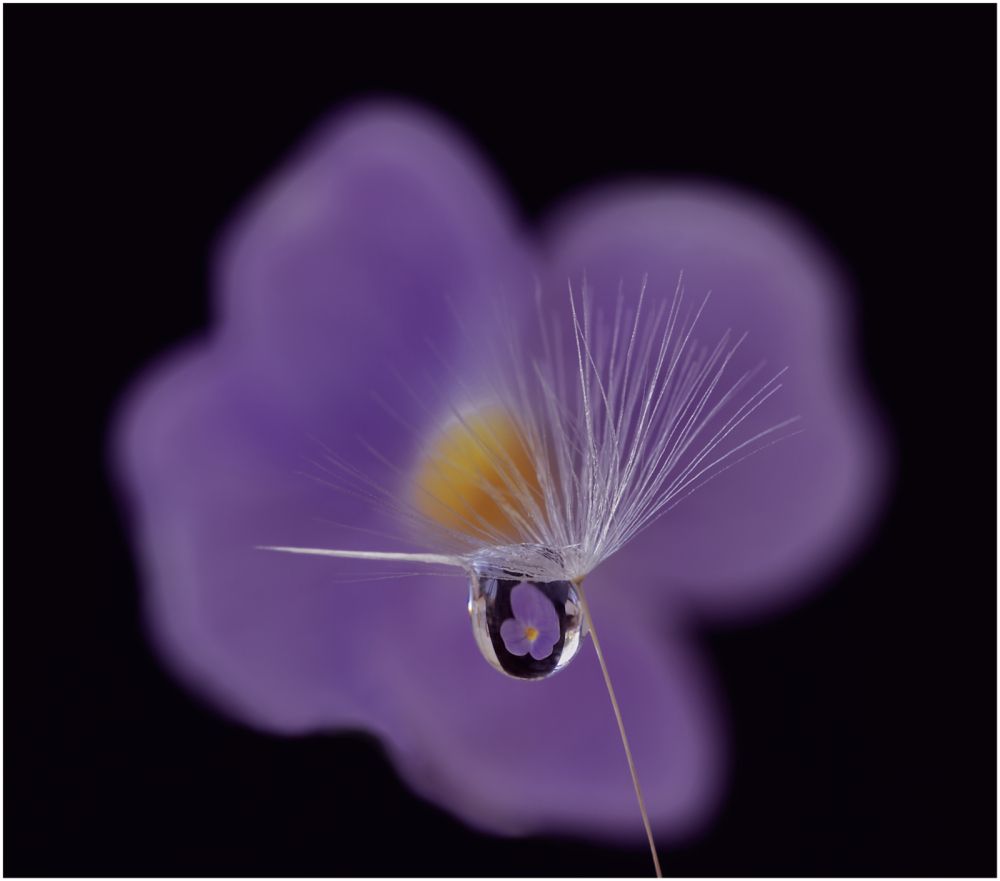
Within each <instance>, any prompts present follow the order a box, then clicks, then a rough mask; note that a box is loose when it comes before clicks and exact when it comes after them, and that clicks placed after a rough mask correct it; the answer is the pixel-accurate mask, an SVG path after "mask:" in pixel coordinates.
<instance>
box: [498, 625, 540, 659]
mask: <svg viewBox="0 0 1000 881" xmlns="http://www.w3.org/2000/svg"><path fill="white" fill-rule="evenodd" d="M500 638H501V639H502V640H503V644H504V647H505V648H506V649H507V651H509V652H510V653H511V654H512V655H517V656H518V657H519V658H520V657H523V656H524V655H526V654H528V651H529V649H531V648H532V644H531V640H530V639H528V632H527V630H526V626H525V625H524V624H522V623H521V622H520V621H517V620H515V619H514V618H508V619H507V620H506V621H504V622H503V624H501V625H500ZM549 654H552V647H551V646H549ZM548 656H549V655H545V657H546V658H547V657H548ZM532 657H534V655H532Z"/></svg>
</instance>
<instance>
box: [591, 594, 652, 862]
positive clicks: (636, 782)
mask: <svg viewBox="0 0 1000 881" xmlns="http://www.w3.org/2000/svg"><path fill="white" fill-rule="evenodd" d="M582 582H583V579H582V578H579V579H577V580H576V581H575V582H574V583H575V584H576V588H577V591H578V592H579V594H580V604H581V605H582V606H583V614H584V615H586V616H587V622H588V623H589V624H590V635H591V636H592V637H593V638H594V648H595V649H596V651H597V660H598V661H600V662H601V671H602V672H603V673H604V682H605V684H606V685H607V686H608V694H609V695H610V696H611V706H613V707H614V708H615V718H616V719H617V720H618V730H619V731H620V732H621V736H622V745H623V746H624V747H625V757H626V758H627V759H628V767H629V770H630V771H631V772H632V784H633V785H634V786H635V794H636V797H637V798H638V799H639V810H640V811H642V822H643V825H644V826H645V827H646V837H647V838H648V839H649V849H650V850H651V851H652V853H653V865H654V866H655V867H656V877H657V878H662V877H663V873H662V872H661V871H660V858H659V857H658V856H657V855H656V842H655V841H653V830H652V829H650V828H649V817H648V816H647V815H646V803H645V802H644V801H643V800H642V790H641V789H640V788H639V776H638V775H637V774H636V773H635V763H634V762H633V761H632V751H631V750H630V749H629V748H628V738H627V737H626V736H625V725H624V723H623V722H622V714H621V712H620V711H619V709H618V701H617V699H616V698H615V690H614V689H613V688H612V687H611V677H610V676H609V675H608V665H607V664H605V663H604V654H603V652H601V643H600V642H599V641H598V639H597V631H596V630H595V629H594V619H593V618H592V617H591V615H590V609H589V608H588V606H587V598H586V597H585V596H584V594H583V584H582Z"/></svg>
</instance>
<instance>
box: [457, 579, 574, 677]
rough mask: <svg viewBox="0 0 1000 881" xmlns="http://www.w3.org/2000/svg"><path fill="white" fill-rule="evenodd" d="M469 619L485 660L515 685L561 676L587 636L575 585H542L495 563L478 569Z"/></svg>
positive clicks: (472, 584) (471, 586)
mask: <svg viewBox="0 0 1000 881" xmlns="http://www.w3.org/2000/svg"><path fill="white" fill-rule="evenodd" d="M469 615H470V617H471V618H472V632H473V634H474V636H475V638H476V644H477V645H478V646H479V650H480V651H481V652H482V653H483V657H484V658H486V660H487V661H489V663H490V664H491V665H492V666H493V667H494V668H495V669H497V670H499V671H500V672H501V673H504V674H506V675H507V676H512V677H513V678H515V679H544V678H545V677H546V676H551V675H552V674H553V673H555V672H557V671H559V670H561V669H562V668H563V667H565V666H566V665H567V664H568V663H569V662H570V661H571V660H572V659H573V657H574V656H575V655H576V653H577V652H578V651H579V649H580V642H581V640H582V638H583V637H584V636H585V635H586V632H587V631H586V627H585V616H584V614H583V609H582V607H581V604H580V595H579V593H578V592H577V589H576V586H575V585H574V584H573V582H571V581H566V580H556V581H540V580H537V579H534V578H528V577H527V576H525V575H523V574H521V573H518V572H516V571H512V570H511V569H510V568H507V567H504V566H498V565H497V564H496V563H493V562H491V563H487V562H480V563H477V564H476V565H474V567H473V575H472V577H471V579H470V583H469Z"/></svg>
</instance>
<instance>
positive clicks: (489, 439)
mask: <svg viewBox="0 0 1000 881" xmlns="http://www.w3.org/2000/svg"><path fill="white" fill-rule="evenodd" d="M416 484H417V492H416V497H415V504H416V506H417V508H418V510H420V511H421V513H423V514H425V515H426V516H428V517H430V518H431V519H432V520H436V521H437V522H438V523H440V524H442V525H443V526H447V527H448V528H449V529H454V530H455V531H456V532H462V533H465V534H467V535H481V534H482V533H483V531H489V529H493V530H495V531H496V532H499V533H500V534H501V535H502V536H504V537H506V538H507V539H509V540H510V541H511V542H515V541H518V540H519V538H520V534H521V531H520V530H519V529H518V527H517V520H518V519H521V520H528V519H530V516H531V515H530V512H529V510H528V508H529V507H531V503H530V502H529V503H528V504H527V505H526V504H525V500H524V496H525V494H526V493H527V494H528V495H529V496H531V497H533V498H534V500H535V503H536V504H538V496H537V495H536V494H537V492H538V476H537V473H536V470H535V466H534V464H533V462H532V460H531V457H530V456H529V455H528V451H527V450H526V449H525V448H524V444H523V443H522V442H521V439H520V437H519V435H518V431H517V428H516V426H515V424H514V423H513V422H512V420H511V419H510V417H509V416H508V415H507V414H506V413H505V412H503V411H494V412H489V413H486V414H485V415H482V416H481V415H478V414H477V415H474V416H469V417H467V418H466V419H465V421H464V423H463V422H454V423H452V424H451V425H450V426H448V428H446V429H445V430H444V431H443V432H442V433H441V434H440V435H439V436H438V437H437V438H435V440H434V441H433V443H431V444H429V445H428V448H427V451H426V453H425V455H424V457H423V458H422V460H421V462H420V465H419V467H418V468H417V472H416Z"/></svg>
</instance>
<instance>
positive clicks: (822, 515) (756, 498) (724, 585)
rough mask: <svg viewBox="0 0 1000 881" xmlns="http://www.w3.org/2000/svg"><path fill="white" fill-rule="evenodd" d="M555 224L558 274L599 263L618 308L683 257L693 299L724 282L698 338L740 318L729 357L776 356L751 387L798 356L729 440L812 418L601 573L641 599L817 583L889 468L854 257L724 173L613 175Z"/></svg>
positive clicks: (608, 298)
mask: <svg viewBox="0 0 1000 881" xmlns="http://www.w3.org/2000/svg"><path fill="white" fill-rule="evenodd" d="M548 229H549V232H548V236H547V242H548V253H549V255H550V262H549V265H548V275H547V278H548V279H550V280H551V282H550V284H551V285H552V286H554V285H555V284H556V283H557V282H560V281H561V282H562V283H563V284H564V285H565V279H567V278H569V279H570V280H571V282H572V283H573V285H574V288H576V289H577V290H579V288H580V286H581V285H582V281H583V273H584V272H585V273H586V279H587V286H588V290H589V292H590V295H591V300H592V302H593V303H594V305H595V306H596V307H597V308H598V309H602V310H603V311H604V314H605V315H606V316H608V320H611V318H612V317H613V316H614V310H615V304H616V298H617V295H618V291H619V288H621V289H622V291H623V293H624V294H625V300H626V303H627V304H633V305H634V303H635V302H636V301H637V299H638V294H639V291H640V289H641V286H642V279H643V277H644V276H645V275H647V274H648V276H649V286H648V290H647V294H646V298H647V305H646V308H647V309H650V310H652V309H653V308H655V306H656V305H658V303H659V301H661V300H662V299H664V298H665V297H670V296H671V295H672V294H673V292H674V289H675V288H676V286H677V283H678V280H679V279H680V277H681V274H682V273H683V286H684V290H685V293H686V301H687V302H689V303H692V304H695V305H697V304H700V302H701V300H702V299H703V298H704V297H705V295H706V294H708V293H709V292H711V297H710V299H709V301H708V304H707V306H706V308H705V309H704V311H703V312H702V314H701V317H700V318H699V320H698V323H697V326H696V329H695V336H696V337H697V339H698V340H699V341H701V342H702V343H704V344H706V345H709V346H714V345H715V344H716V343H717V342H718V341H719V340H720V339H721V337H722V335H723V333H724V332H725V331H726V330H727V329H731V330H732V331H733V333H734V334H735V337H736V338H737V339H738V338H739V337H740V336H741V335H742V334H744V333H747V334H748V337H747V339H746V340H745V341H744V342H743V344H742V345H741V346H740V348H739V350H738V352H737V356H736V357H735V358H734V360H733V363H732V366H731V370H730V371H728V373H729V375H730V376H731V377H732V380H735V379H736V378H737V377H739V375H740V374H741V373H742V372H743V371H744V370H748V369H752V368H754V367H755V366H757V365H758V364H759V363H760V362H762V361H766V366H765V368H764V369H763V370H762V371H761V373H760V374H759V378H758V379H757V381H756V385H751V387H750V390H751V391H753V390H756V388H759V387H760V386H761V385H763V383H764V382H765V381H766V380H767V379H769V378H771V377H772V376H774V375H775V374H776V373H777V372H778V371H779V370H781V369H782V368H784V367H787V368H788V371H787V372H786V373H785V374H784V375H783V376H782V377H781V379H780V382H781V384H782V388H781V389H780V391H779V392H778V393H777V394H775V395H774V396H773V397H772V398H771V399H769V400H768V401H767V402H766V404H765V405H764V406H762V407H761V408H760V409H759V410H758V411H757V412H755V413H754V414H753V415H752V416H751V417H750V418H749V419H747V420H746V422H745V423H744V424H743V425H741V426H740V428H739V430H738V431H737V432H735V433H734V435H733V436H732V441H731V442H730V443H729V445H728V447H727V446H725V445H723V446H722V447H720V449H719V450H718V452H717V455H721V454H722V453H724V452H726V450H727V449H731V448H733V447H735V446H736V445H737V444H738V443H739V442H742V441H744V440H747V439H749V438H751V437H753V436H754V435H755V434H756V433H757V432H761V431H764V430H766V429H768V428H770V427H771V426H774V425H776V424H778V423H780V422H783V421H785V420H786V419H788V418H790V417H795V416H798V417H801V420H800V422H799V423H797V424H796V425H795V426H793V427H790V428H789V429H788V430H787V431H785V432H783V433H779V434H777V435H776V437H781V436H782V434H785V435H787V434H791V433H792V432H793V431H800V430H801V433H799V434H796V435H795V436H793V437H788V438H787V439H785V440H781V441H780V442H779V443H777V444H774V445H772V446H769V447H767V448H766V449H763V450H762V451H761V452H759V453H756V454H754V455H753V456H752V457H751V458H749V459H747V460H746V461H743V462H740V463H739V464H738V465H736V466H735V467H732V468H730V469H729V470H727V471H725V472H724V473H722V474H721V475H719V476H718V477H715V478H713V479H712V480H710V481H709V482H708V483H707V484H705V485H704V486H702V487H701V488H699V489H697V491H695V492H694V493H693V494H692V495H691V496H690V497H689V498H686V499H685V500H684V501H682V502H681V503H680V504H679V505H678V506H677V507H676V508H674V509H673V510H672V511H670V512H669V513H667V514H666V515H664V516H663V517H661V518H660V519H659V520H658V521H657V522H656V524H655V526H653V527H652V528H650V529H649V530H647V531H646V532H645V533H643V534H641V535H640V536H639V537H638V538H637V539H634V540H633V541H632V542H631V543H630V544H629V545H628V547H627V548H626V549H625V550H624V551H622V552H621V553H620V554H618V555H617V556H616V557H613V558H611V559H610V560H608V561H607V562H606V563H604V564H603V565H602V566H601V567H599V568H598V569H597V570H596V571H595V572H594V573H593V575H592V576H591V577H590V580H589V581H588V584H592V585H593V586H594V587H595V588H597V587H600V588H601V589H604V588H605V587H606V589H608V590H611V589H614V590H616V591H622V592H624V593H627V594H628V595H630V596H632V597H634V598H635V600H636V601H637V602H663V601H666V600H667V598H668V597H671V596H672V597H674V598H678V599H683V600H684V601H685V602H687V603H691V604H694V605H696V606H697V607H698V608H699V609H702V610H704V611H711V612H713V613H715V614H725V615H732V614H736V613H740V612H743V611H749V610H754V609H756V610H761V609H764V608H767V607H769V606H771V605H774V604H775V603H778V602H780V601H787V599H789V598H791V597H793V596H795V595H796V594H799V593H801V592H803V591H804V590H807V589H809V588H810V587H812V586H813V585H814V584H815V583H816V582H817V580H818V579H819V577H821V576H822V575H824V574H826V573H828V572H829V571H830V569H831V568H832V567H834V566H835V565H837V564H838V563H840V562H841V561H842V560H843V559H845V556H846V555H847V554H848V553H849V552H850V551H851V550H852V549H854V548H855V547H856V546H857V545H858V543H859V541H860V540H861V539H862V538H863V537H864V536H865V535H867V533H868V532H869V531H870V529H871V527H872V525H873V524H874V522H875V518H876V515H877V513H878V512H879V511H880V509H881V506H882V504H883V501H884V499H885V497H886V489H887V485H888V475H889V473H890V471H891V468H890V466H889V457H888V453H887V444H886V441H885V432H884V429H883V427H882V425H881V423H880V421H879V419H878V417H877V414H876V412H875V410H874V408H873V406H872V403H871V401H870V399H869V396H868V394H867V392H866V389H865V386H864V384H863V381H862V380H861V377H860V373H859V368H858V365H857V363H856V362H855V358H854V353H853V350H852V336H853V334H854V324H853V315H852V298H851V291H850V286H849V283H848V282H847V279H846V277H845V275H844V273H843V271H842V270H841V269H840V268H839V267H838V266H837V265H836V263H835V262H834V260H833V258H832V257H831V255H830V254H828V253H827V252H826V251H825V250H824V248H823V246H822V245H821V244H820V243H819V242H818V241H817V240H816V238H815V236H814V235H813V234H812V233H811V232H810V230H809V229H808V228H807V227H806V225H805V224H804V222H803V221H801V220H800V219H798V218H796V217H794V216H792V215H790V214H789V213H788V212H786V211H783V210H781V209H779V208H777V207H776V206H774V205H772V204H771V203H768V202H766V201H764V200H763V199H761V198H759V197H754V196H750V195H748V194H745V193H742V192H740V191H737V190H735V189H730V188H726V187H724V186H721V185H694V184H675V185H670V186H668V185H649V186H643V187H631V188H617V189H609V190H604V191H601V192H599V193H597V194H594V195H591V196H589V197H585V198H582V199H578V200H577V201H575V202H573V203H571V204H570V205H568V206H566V207H564V208H562V209H561V211H559V212H557V213H556V214H555V215H554V217H553V219H552V220H551V221H550V223H549V227H548ZM567 305H568V304H567ZM563 308H565V307H563ZM749 449H752V447H751V448H749ZM747 451H748V450H746V451H744V452H747ZM739 455H742V453H740V454H739ZM716 457H717V456H716ZM716 457H712V458H713V459H714V458H716ZM707 461H708V462H710V461H712V459H709V460H707ZM706 464H707V463H706ZM707 476H708V475H706V477H707Z"/></svg>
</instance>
